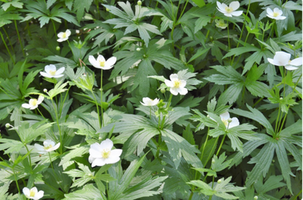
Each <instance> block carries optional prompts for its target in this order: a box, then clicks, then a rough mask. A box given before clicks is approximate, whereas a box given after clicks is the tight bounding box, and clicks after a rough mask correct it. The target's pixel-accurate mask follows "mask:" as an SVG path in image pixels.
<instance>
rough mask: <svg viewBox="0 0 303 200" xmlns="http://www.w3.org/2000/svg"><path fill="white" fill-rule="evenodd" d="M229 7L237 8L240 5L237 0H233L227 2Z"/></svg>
mask: <svg viewBox="0 0 303 200" xmlns="http://www.w3.org/2000/svg"><path fill="white" fill-rule="evenodd" d="M229 7H230V8H232V9H233V10H237V9H238V8H239V7H240V3H239V2H238V1H233V2H231V3H230V4H229Z"/></svg>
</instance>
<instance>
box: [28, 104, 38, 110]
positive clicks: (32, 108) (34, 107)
mask: <svg viewBox="0 0 303 200" xmlns="http://www.w3.org/2000/svg"><path fill="white" fill-rule="evenodd" d="M36 108H38V104H37V105H35V106H32V107H31V108H29V109H30V110H34V109H36Z"/></svg>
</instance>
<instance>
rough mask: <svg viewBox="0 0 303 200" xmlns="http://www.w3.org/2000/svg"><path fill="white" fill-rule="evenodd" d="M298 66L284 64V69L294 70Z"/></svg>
mask: <svg viewBox="0 0 303 200" xmlns="http://www.w3.org/2000/svg"><path fill="white" fill-rule="evenodd" d="M298 68H299V67H295V66H291V65H286V66H285V69H287V70H289V71H292V70H296V69H298Z"/></svg>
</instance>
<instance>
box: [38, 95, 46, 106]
mask: <svg viewBox="0 0 303 200" xmlns="http://www.w3.org/2000/svg"><path fill="white" fill-rule="evenodd" d="M43 100H44V96H41V95H40V96H39V98H38V101H37V104H41V103H42V101H43Z"/></svg>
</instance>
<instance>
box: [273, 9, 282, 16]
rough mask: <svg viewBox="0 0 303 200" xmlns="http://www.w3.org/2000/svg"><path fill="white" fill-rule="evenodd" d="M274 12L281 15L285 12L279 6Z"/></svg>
mask: <svg viewBox="0 0 303 200" xmlns="http://www.w3.org/2000/svg"><path fill="white" fill-rule="evenodd" d="M273 12H274V13H279V14H280V15H282V14H283V12H282V10H280V9H279V8H274V11H273Z"/></svg>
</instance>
